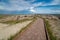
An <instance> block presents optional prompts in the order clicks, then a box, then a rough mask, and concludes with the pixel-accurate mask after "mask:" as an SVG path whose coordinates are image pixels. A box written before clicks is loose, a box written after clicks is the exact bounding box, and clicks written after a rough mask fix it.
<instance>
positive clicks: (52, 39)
mask: <svg viewBox="0 0 60 40" xmlns="http://www.w3.org/2000/svg"><path fill="white" fill-rule="evenodd" d="M44 21H45V26H46V29H47V31H48V35H49V38H50V40H56V37H55V36H53V34H52V33H53V32H52V31H51V30H50V26H51V25H50V24H49V22H48V21H47V20H44Z"/></svg>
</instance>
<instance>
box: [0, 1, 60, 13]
mask: <svg viewBox="0 0 60 40" xmlns="http://www.w3.org/2000/svg"><path fill="white" fill-rule="evenodd" d="M51 5H53V6H54V5H56V6H57V5H59V6H60V0H42V1H41V0H0V10H6V11H21V10H29V11H31V12H34V13H41V12H42V13H43V11H44V12H46V13H49V12H50V13H51V12H59V11H60V10H56V11H55V9H54V7H55V6H54V7H52V6H51ZM38 6H42V8H41V9H40V7H39V9H38ZM44 6H51V7H52V8H53V9H54V10H52V8H51V7H49V8H46V7H45V8H43V7H44ZM58 8H60V7H57V8H56V9H58ZM37 9H38V10H37ZM47 11H48V12H47Z"/></svg>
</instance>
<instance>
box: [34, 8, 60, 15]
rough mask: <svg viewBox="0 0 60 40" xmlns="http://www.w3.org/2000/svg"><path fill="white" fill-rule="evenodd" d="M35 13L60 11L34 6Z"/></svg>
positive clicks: (58, 11) (59, 11)
mask: <svg viewBox="0 0 60 40" xmlns="http://www.w3.org/2000/svg"><path fill="white" fill-rule="evenodd" d="M34 10H35V13H50V14H53V13H60V10H52V9H51V8H49V9H48V8H47V9H46V8H35V9H34Z"/></svg>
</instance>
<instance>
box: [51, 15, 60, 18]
mask: <svg viewBox="0 0 60 40" xmlns="http://www.w3.org/2000/svg"><path fill="white" fill-rule="evenodd" d="M52 15H54V16H57V17H59V18H60V14H52Z"/></svg>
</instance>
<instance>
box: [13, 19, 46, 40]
mask: <svg viewBox="0 0 60 40" xmlns="http://www.w3.org/2000/svg"><path fill="white" fill-rule="evenodd" d="M13 40H46V35H45V29H44V22H43V19H40V18H37V20H35V22H33V23H32V24H30V25H29V26H28V27H27V28H26V29H25V30H23V31H22V32H21V33H19V34H18V35H17V36H16V37H15V38H13Z"/></svg>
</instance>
